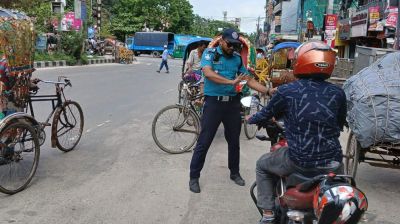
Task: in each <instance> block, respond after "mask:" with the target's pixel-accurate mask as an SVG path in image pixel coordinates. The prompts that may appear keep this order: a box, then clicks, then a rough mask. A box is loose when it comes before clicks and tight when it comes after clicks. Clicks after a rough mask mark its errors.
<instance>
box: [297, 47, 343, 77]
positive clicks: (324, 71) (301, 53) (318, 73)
mask: <svg viewBox="0 0 400 224" xmlns="http://www.w3.org/2000/svg"><path fill="white" fill-rule="evenodd" d="M335 57H336V53H335V52H334V51H333V50H332V48H331V47H329V46H328V45H326V44H325V43H323V42H320V41H312V42H306V43H303V44H302V45H300V46H299V47H298V48H297V50H296V52H295V58H294V60H295V62H294V66H293V74H294V75H295V76H296V77H299V78H306V77H317V78H324V79H327V78H329V77H330V76H331V74H332V72H333V68H334V67H335Z"/></svg>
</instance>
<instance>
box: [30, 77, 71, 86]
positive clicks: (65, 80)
mask: <svg viewBox="0 0 400 224" xmlns="http://www.w3.org/2000/svg"><path fill="white" fill-rule="evenodd" d="M39 82H43V83H48V84H55V85H64V86H71V87H72V84H71V80H69V79H67V78H64V81H63V82H61V81H58V82H56V81H51V80H41V79H36V80H34V81H33V83H35V84H36V83H39Z"/></svg>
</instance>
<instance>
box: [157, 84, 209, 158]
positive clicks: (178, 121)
mask: <svg viewBox="0 0 400 224" xmlns="http://www.w3.org/2000/svg"><path fill="white" fill-rule="evenodd" d="M196 89H197V87H196V84H188V83H183V84H182V91H180V93H181V94H182V98H181V103H178V104H175V105H169V106H166V107H164V108H163V109H161V110H160V111H159V112H158V113H157V114H156V116H155V117H154V120H153V123H152V128H151V130H152V136H153V139H154V142H155V143H156V144H157V146H158V147H159V148H160V149H161V150H163V151H165V152H167V153H171V154H178V153H183V152H187V151H190V150H191V148H192V147H193V145H194V144H195V143H196V141H197V139H198V137H199V135H200V116H201V112H202V106H199V105H196V104H195V101H196V100H200V99H202V98H203V95H202V94H200V93H198V92H197V91H196Z"/></svg>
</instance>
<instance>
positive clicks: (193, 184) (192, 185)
mask: <svg viewBox="0 0 400 224" xmlns="http://www.w3.org/2000/svg"><path fill="white" fill-rule="evenodd" d="M189 189H190V191H191V192H193V193H200V184H199V178H191V179H190V181H189Z"/></svg>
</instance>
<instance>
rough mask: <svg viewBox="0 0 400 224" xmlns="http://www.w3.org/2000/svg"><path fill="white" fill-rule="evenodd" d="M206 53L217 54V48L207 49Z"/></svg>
mask: <svg viewBox="0 0 400 224" xmlns="http://www.w3.org/2000/svg"><path fill="white" fill-rule="evenodd" d="M206 51H207V52H208V53H215V52H217V48H215V47H212V48H207V49H206Z"/></svg>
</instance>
